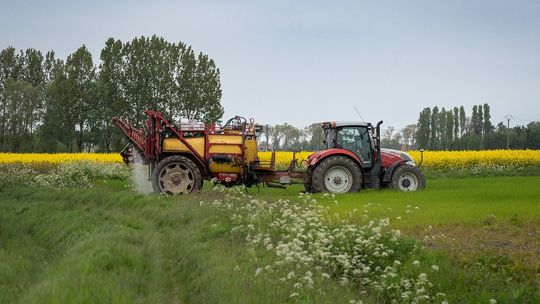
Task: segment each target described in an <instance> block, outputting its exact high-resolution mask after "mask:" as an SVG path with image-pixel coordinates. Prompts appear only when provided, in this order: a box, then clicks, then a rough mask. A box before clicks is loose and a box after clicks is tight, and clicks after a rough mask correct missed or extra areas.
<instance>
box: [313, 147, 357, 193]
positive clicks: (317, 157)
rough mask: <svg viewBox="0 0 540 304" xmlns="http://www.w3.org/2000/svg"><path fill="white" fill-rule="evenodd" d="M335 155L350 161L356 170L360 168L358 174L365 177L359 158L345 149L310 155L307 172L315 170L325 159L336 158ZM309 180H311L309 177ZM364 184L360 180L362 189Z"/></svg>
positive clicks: (334, 149)
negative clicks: (353, 163)
mask: <svg viewBox="0 0 540 304" xmlns="http://www.w3.org/2000/svg"><path fill="white" fill-rule="evenodd" d="M336 155H340V156H344V157H347V158H350V159H352V160H353V161H354V162H355V163H356V164H357V165H358V168H360V172H361V174H362V176H365V175H364V167H363V166H362V162H361V161H360V158H358V156H357V155H356V154H354V152H352V151H349V150H345V149H340V148H333V149H328V150H324V151H319V152H316V153H314V154H311V155H310V156H309V157H308V170H310V169H313V168H315V167H316V166H317V165H318V164H319V163H320V162H321V161H323V160H325V159H327V158H328V157H331V156H336ZM309 178H310V179H311V176H310V177H309ZM364 183H365V180H364V179H362V185H361V187H362V188H363V187H364Z"/></svg>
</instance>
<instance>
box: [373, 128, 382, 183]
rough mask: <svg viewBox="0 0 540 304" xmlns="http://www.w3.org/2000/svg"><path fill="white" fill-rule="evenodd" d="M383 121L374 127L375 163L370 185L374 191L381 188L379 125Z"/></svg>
mask: <svg viewBox="0 0 540 304" xmlns="http://www.w3.org/2000/svg"><path fill="white" fill-rule="evenodd" d="M382 123H383V121H382V120H381V121H379V122H378V123H377V125H376V126H375V153H376V155H377V159H376V160H375V163H374V164H373V170H372V173H371V183H372V185H373V188H374V189H380V188H381V181H382V174H381V172H382V170H381V158H382V155H381V125H382Z"/></svg>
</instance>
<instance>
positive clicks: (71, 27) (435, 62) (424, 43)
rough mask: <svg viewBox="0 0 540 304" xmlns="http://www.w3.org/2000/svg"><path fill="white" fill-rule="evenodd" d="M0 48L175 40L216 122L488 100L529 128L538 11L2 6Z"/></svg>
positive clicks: (525, 5) (304, 119) (537, 83)
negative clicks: (206, 68)
mask: <svg viewBox="0 0 540 304" xmlns="http://www.w3.org/2000/svg"><path fill="white" fill-rule="evenodd" d="M0 3H1V4H0V49H3V48H5V47H7V46H13V47H15V48H17V49H25V48H36V49H40V50H42V51H47V50H50V49H54V50H55V51H56V53H57V55H58V56H60V57H63V58H65V57H66V56H67V55H68V54H69V53H71V52H73V51H75V50H76V49H77V48H78V47H79V46H81V45H82V44H86V46H87V47H88V48H89V49H90V50H91V52H92V53H93V54H94V60H95V61H98V60H99V51H100V50H101V48H102V47H103V46H104V42H105V40H106V39H107V38H108V37H115V38H117V39H121V40H122V41H126V40H131V39H132V38H133V37H135V36H140V35H152V34H156V35H159V36H163V37H164V38H165V39H167V40H169V41H171V42H176V41H183V42H185V43H187V44H190V45H192V46H193V47H194V49H196V50H198V51H202V52H204V53H207V54H208V55H209V56H210V57H212V58H214V60H215V61H216V63H217V65H218V67H219V68H220V69H221V81H222V88H223V99H222V103H223V106H224V107H225V110H226V112H225V115H226V116H232V115H235V114H240V115H242V116H246V117H253V118H255V119H256V120H257V121H258V122H262V123H271V124H274V123H283V122H288V123H290V124H293V125H296V126H305V125H308V124H310V123H312V122H320V121H324V120H358V119H359V118H358V115H357V114H356V112H355V110H354V105H356V107H357V108H358V109H359V111H360V113H361V116H362V117H363V118H364V119H365V120H366V121H371V122H376V121H378V120H381V119H382V120H384V121H385V124H384V125H385V126H386V127H388V126H395V127H396V128H398V129H399V128H401V127H403V126H405V125H407V124H410V123H415V122H416V121H417V119H418V113H419V112H420V111H421V110H422V109H423V108H424V107H427V106H435V105H438V106H439V107H442V106H444V107H446V108H451V107H453V106H459V105H464V106H465V108H466V110H467V114H468V115H470V112H471V108H472V106H473V105H474V104H480V103H485V102H487V103H489V104H490V105H491V109H492V117H493V118H492V120H493V123H497V122H498V121H501V120H503V117H504V115H505V114H508V113H509V114H512V115H513V116H514V117H515V119H514V120H513V121H512V124H526V123H527V122H528V121H530V120H540V1H470V0H469V1H450V0H447V1H434V0H428V1H380V0H379V1H314V0H310V1H254V0H251V1H190V2H188V1H101V0H98V1H80V2H79V1H73V0H72V1H50V0H49V1H6V0H0Z"/></svg>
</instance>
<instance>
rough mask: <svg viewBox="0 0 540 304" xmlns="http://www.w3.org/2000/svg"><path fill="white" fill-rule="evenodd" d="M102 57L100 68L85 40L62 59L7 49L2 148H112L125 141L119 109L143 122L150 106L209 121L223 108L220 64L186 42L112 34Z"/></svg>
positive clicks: (0, 91) (0, 93)
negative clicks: (116, 121)
mask: <svg viewBox="0 0 540 304" xmlns="http://www.w3.org/2000/svg"><path fill="white" fill-rule="evenodd" d="M100 59H101V63H100V65H99V67H98V68H96V66H95V64H94V61H93V58H92V55H91V53H90V52H89V50H88V49H87V48H86V46H84V45H83V46H81V47H80V48H78V49H77V50H76V51H75V52H73V53H72V54H70V55H69V56H68V57H67V59H66V60H65V61H64V60H62V59H57V58H55V53H54V52H53V51H49V52H47V54H46V55H45V56H43V54H42V53H41V52H40V51H37V50H34V49H27V50H26V51H25V52H23V51H21V52H20V53H19V54H17V53H16V51H15V49H14V48H12V47H8V48H6V49H4V50H2V51H1V53H0V151H13V152H24V151H40V152H64V151H68V152H73V151H79V152H81V151H96V150H98V151H107V152H110V151H112V150H119V149H120V148H121V147H122V145H123V143H124V142H125V139H124V137H123V135H122V134H121V133H120V132H119V131H118V130H117V129H116V128H115V127H114V126H113V125H112V123H111V118H112V117H114V116H123V117H126V118H128V119H130V120H131V121H132V122H133V123H135V124H136V125H139V126H142V124H143V123H144V113H143V111H144V110H147V109H150V110H158V111H162V112H164V113H165V115H166V116H168V117H169V118H170V119H173V120H176V119H179V118H180V117H182V118H187V119H194V120H200V121H204V122H207V123H213V122H218V121H219V120H220V119H221V117H222V115H223V107H222V106H221V104H220V101H221V82H220V71H219V69H218V68H217V67H216V64H215V62H214V61H213V60H212V59H211V58H210V57H209V56H208V55H206V54H203V53H199V54H196V53H195V52H194V51H193V49H192V48H191V47H190V46H187V45H185V44H184V43H182V42H178V43H170V42H168V41H166V40H165V39H163V38H161V37H158V36H155V35H154V36H152V37H144V36H141V37H137V38H134V39H133V40H132V41H130V42H125V43H123V42H121V41H120V40H115V39H114V38H109V39H108V40H107V41H106V42H105V46H104V48H103V49H102V51H101V54H100ZM21 101H24V102H25V103H21ZM15 106H16V109H15V108H14V107H15ZM21 115H22V116H24V117H23V118H24V119H21V118H20V117H21ZM29 118H31V119H29ZM124 144H125V143H124Z"/></svg>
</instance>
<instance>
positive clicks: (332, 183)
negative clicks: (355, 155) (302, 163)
mask: <svg viewBox="0 0 540 304" xmlns="http://www.w3.org/2000/svg"><path fill="white" fill-rule="evenodd" d="M352 179H353V177H352V173H351V171H350V170H349V169H347V168H345V167H342V166H336V167H332V168H330V170H328V171H327V172H326V174H325V175H324V185H325V187H326V190H328V192H332V193H344V192H348V191H349V190H350V189H351V187H352V181H353V180H352Z"/></svg>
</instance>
